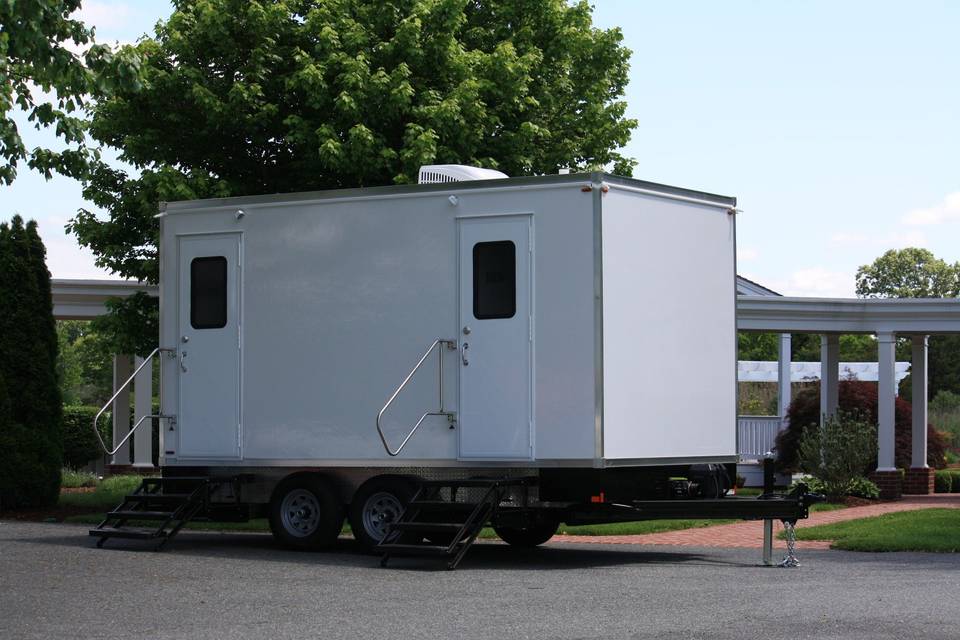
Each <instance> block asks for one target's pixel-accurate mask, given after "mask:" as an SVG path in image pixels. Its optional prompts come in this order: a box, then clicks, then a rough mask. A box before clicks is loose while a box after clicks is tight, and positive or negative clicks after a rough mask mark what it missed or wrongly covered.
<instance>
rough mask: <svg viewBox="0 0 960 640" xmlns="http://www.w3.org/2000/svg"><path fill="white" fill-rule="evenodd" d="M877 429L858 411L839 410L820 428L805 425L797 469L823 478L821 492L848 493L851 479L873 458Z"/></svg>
mask: <svg viewBox="0 0 960 640" xmlns="http://www.w3.org/2000/svg"><path fill="white" fill-rule="evenodd" d="M876 434H877V431H876V428H875V427H874V426H873V425H871V424H869V423H868V422H866V420H864V419H863V418H862V417H861V416H860V414H858V413H849V412H845V411H838V412H837V415H836V416H831V417H830V418H828V419H827V420H826V422H825V423H824V425H823V427H822V428H820V429H807V430H806V431H805V432H804V434H803V436H802V438H801V440H800V447H799V452H798V454H799V460H800V469H801V470H803V471H804V472H805V473H809V474H810V475H812V476H813V477H815V478H817V479H818V480H820V481H821V482H822V489H823V493H825V494H826V495H827V496H828V497H831V498H836V497H840V496H845V495H850V493H849V491H850V487H851V483H852V482H854V480H858V481H859V480H861V479H862V480H865V478H863V470H864V469H865V468H866V467H867V466H868V465H870V464H871V463H872V461H874V460H876V457H877V435H876Z"/></svg>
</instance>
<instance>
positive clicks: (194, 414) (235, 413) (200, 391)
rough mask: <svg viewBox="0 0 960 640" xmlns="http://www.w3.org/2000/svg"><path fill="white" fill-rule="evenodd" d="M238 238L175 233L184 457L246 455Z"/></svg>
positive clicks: (180, 425)
mask: <svg viewBox="0 0 960 640" xmlns="http://www.w3.org/2000/svg"><path fill="white" fill-rule="evenodd" d="M240 238H241V236H240V234H239V233H219V234H203V235H185V236H178V237H177V245H178V248H179V263H178V264H179V274H178V281H179V288H180V295H179V313H178V317H179V321H178V322H179V344H178V345H177V348H178V352H177V358H178V365H177V374H178V379H179V385H178V387H179V388H178V391H179V394H178V395H179V408H178V412H177V426H176V428H177V430H178V431H179V439H180V450H179V452H178V454H179V456H178V457H179V458H218V459H220V458H239V457H240V264H241V263H240Z"/></svg>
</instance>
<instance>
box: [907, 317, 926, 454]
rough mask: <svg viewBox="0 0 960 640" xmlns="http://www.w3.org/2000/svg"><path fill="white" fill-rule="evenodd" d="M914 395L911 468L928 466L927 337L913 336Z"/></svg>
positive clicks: (911, 372) (912, 375) (912, 389)
mask: <svg viewBox="0 0 960 640" xmlns="http://www.w3.org/2000/svg"><path fill="white" fill-rule="evenodd" d="M910 380H911V384H912V387H911V391H912V395H913V443H912V444H913V454H912V456H911V458H910V466H911V467H912V468H914V469H924V468H926V466H927V336H913V364H912V365H911V367H910Z"/></svg>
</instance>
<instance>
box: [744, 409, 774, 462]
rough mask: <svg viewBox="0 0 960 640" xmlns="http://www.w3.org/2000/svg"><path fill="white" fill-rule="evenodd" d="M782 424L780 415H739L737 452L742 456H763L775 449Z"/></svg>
mask: <svg viewBox="0 0 960 640" xmlns="http://www.w3.org/2000/svg"><path fill="white" fill-rule="evenodd" d="M782 424H783V421H782V420H781V419H780V417H779V416H739V417H738V418H737V453H739V454H740V456H741V458H763V457H764V456H765V455H766V454H767V452H769V451H772V450H773V447H774V445H775V444H776V440H777V434H778V433H780V428H781V425H782Z"/></svg>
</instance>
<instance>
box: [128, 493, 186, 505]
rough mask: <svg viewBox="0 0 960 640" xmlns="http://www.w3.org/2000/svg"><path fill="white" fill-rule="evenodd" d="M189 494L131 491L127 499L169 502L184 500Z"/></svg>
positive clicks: (132, 500)
mask: <svg viewBox="0 0 960 640" xmlns="http://www.w3.org/2000/svg"><path fill="white" fill-rule="evenodd" d="M190 495H191V494H189V493H131V494H129V495H128V496H127V500H129V501H131V502H145V501H148V500H154V501H156V502H164V503H166V504H170V503H172V502H186V501H187V499H188V498H189V497H190Z"/></svg>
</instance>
